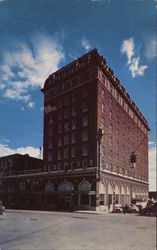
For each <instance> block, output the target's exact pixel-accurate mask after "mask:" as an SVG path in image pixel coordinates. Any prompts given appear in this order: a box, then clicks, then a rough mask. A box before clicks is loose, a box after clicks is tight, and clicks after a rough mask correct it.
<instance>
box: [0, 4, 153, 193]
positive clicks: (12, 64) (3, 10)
mask: <svg viewBox="0 0 157 250" xmlns="http://www.w3.org/2000/svg"><path fill="white" fill-rule="evenodd" d="M156 5H157V3H156V1H155V0H143V1H138V0H53V1H52V0H28V1H25V0H0V156H2V155H7V154H11V153H14V152H18V153H22V154H24V153H29V154H30V155H32V156H35V157H39V153H40V151H39V147H42V144H43V94H42V93H41V91H40V89H41V88H42V87H43V84H44V81H45V80H46V78H47V77H48V76H49V75H50V74H51V73H53V72H54V71H56V70H57V69H59V68H61V67H63V66H64V65H66V64H68V63H70V62H72V61H73V60H75V59H77V58H78V57H80V56H81V55H83V54H85V53H86V52H88V51H90V50H91V49H93V48H97V49H98V52H99V53H100V54H101V55H103V56H104V57H105V58H106V60H107V64H108V66H109V67H112V68H113V70H114V73H115V76H117V77H118V78H120V81H121V84H122V85H124V86H125V87H126V89H127V92H128V93H129V94H130V96H131V98H132V100H133V101H134V102H135V103H136V105H137V106H138V107H139V109H140V111H141V112H142V113H143V115H144V116H145V118H146V119H147V120H148V123H149V127H150V132H149V178H150V190H155V183H156V159H155V155H156V98H155V97H156V33H155V32H156V10H157V8H156Z"/></svg>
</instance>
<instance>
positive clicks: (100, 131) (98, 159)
mask: <svg viewBox="0 0 157 250" xmlns="http://www.w3.org/2000/svg"><path fill="white" fill-rule="evenodd" d="M102 137H103V132H102V128H99V130H98V132H97V135H96V140H97V161H98V167H97V178H98V179H99V178H100V158H101V152H100V150H101V148H100V147H101V140H102Z"/></svg>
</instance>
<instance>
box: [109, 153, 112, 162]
mask: <svg viewBox="0 0 157 250" xmlns="http://www.w3.org/2000/svg"><path fill="white" fill-rule="evenodd" d="M109 160H110V161H112V150H110V151H109Z"/></svg>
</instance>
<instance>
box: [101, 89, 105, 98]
mask: <svg viewBox="0 0 157 250" xmlns="http://www.w3.org/2000/svg"><path fill="white" fill-rule="evenodd" d="M101 97H102V99H104V98H105V92H104V90H102V92H101Z"/></svg>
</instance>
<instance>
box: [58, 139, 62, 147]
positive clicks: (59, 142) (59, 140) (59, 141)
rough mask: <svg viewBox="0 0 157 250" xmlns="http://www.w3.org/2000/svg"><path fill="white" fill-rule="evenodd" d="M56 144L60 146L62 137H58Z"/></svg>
mask: <svg viewBox="0 0 157 250" xmlns="http://www.w3.org/2000/svg"><path fill="white" fill-rule="evenodd" d="M58 146H62V138H61V137H58Z"/></svg>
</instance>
